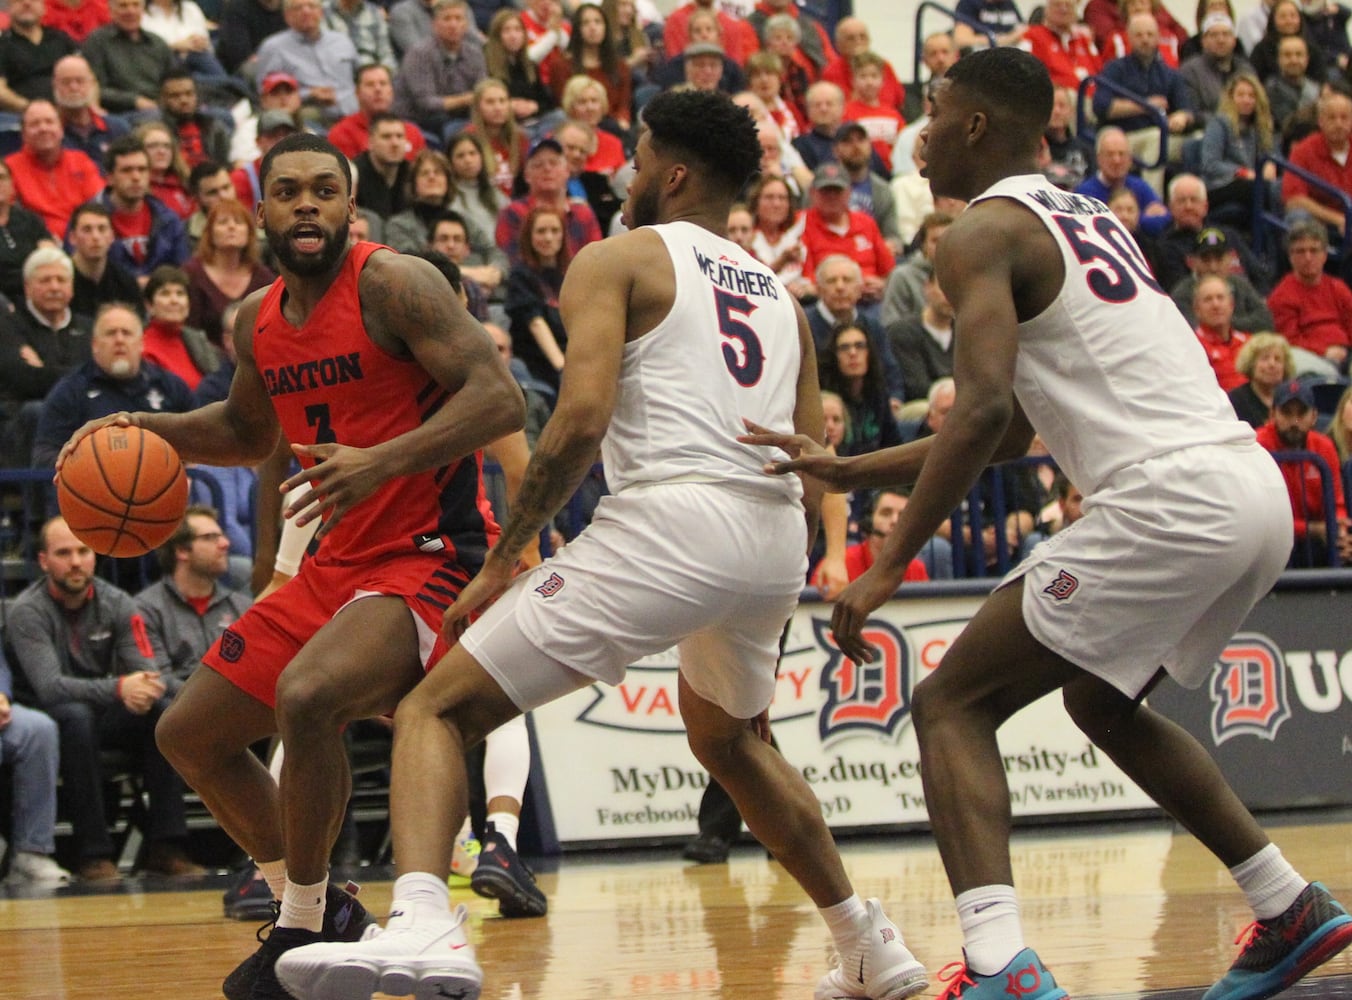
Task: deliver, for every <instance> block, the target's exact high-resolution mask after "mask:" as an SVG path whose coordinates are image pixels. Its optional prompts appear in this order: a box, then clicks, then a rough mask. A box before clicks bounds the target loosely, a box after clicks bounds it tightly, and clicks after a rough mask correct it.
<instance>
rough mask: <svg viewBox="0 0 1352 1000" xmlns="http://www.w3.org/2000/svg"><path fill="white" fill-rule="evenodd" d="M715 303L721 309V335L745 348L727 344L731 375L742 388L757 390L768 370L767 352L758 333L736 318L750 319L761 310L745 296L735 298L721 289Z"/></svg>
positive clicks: (725, 350)
mask: <svg viewBox="0 0 1352 1000" xmlns="http://www.w3.org/2000/svg"><path fill="white" fill-rule="evenodd" d="M714 302H715V303H716V304H717V306H718V332H719V333H721V334H722V335H723V336H724V337H725V338H727V339H728V340H731V341H735V342H736V343H737V344H740V345H741V350H738V348H737V347H736V346H734V345H733V344H729V343H725V344H724V345H723V363H724V364H725V365H727V366H728V371H729V372H731V373H732V377H733V378H735V379H736V380H737V384H738V385H742V386H748V387H750V386H753V385H755V384H756V383H757V382H759V381H760V377H761V373H762V372H763V371H764V370H765V350H764V349H763V348H762V347H761V342H760V338H759V337H757V336H756V331H755V330H753V329H751V327H749V326H747V325H746V324H745V323H743V322H742V321H741V320H740V319H738V318H737V316H736V315H734V314H740V315H741V316H745V317H749V316H750V315H751V314H752V313H753V312H755V311H756V309H757V306H756V304H755V303H754V302H752V301H751V300H750V299H748V298H747V297H746V296H745V295H733V294H732V293H731V292H725V291H723V290H722V289H720V288H715V289H714Z"/></svg>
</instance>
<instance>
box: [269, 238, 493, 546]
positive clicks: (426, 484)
mask: <svg viewBox="0 0 1352 1000" xmlns="http://www.w3.org/2000/svg"><path fill="white" fill-rule="evenodd" d="M377 250H382V251H387V252H393V251H390V250H389V248H388V247H382V246H380V245H379V244H376V243H358V244H357V245H356V246H354V247H352V248H351V249H350V250H348V252H347V259H346V260H345V261H344V262H343V266H342V270H340V271H339V272H338V276H337V277H336V278H335V279H334V281H333V284H332V285H330V286H329V290H328V291H327V292H325V293H324V297H323V298H322V299H320V301H319V305H318V306H316V307H315V310H314V312H313V313H311V314H310V318H309V319H308V320H307V321H306V323H305V325H304V326H302V327H301V328H300V329H297V328H296V327H294V326H292V325H291V324H290V323H288V322H287V321H286V318H285V317H284V316H283V315H282V296H283V295H284V294H285V293H286V287H285V284H284V282H283V281H281V280H278V281H276V282H274V283H273V285H272V287H271V288H270V289H269V290H268V293H267V296H266V297H265V298H264V299H263V305H262V308H260V309H259V312H258V322H257V324H256V325H255V327H254V358H255V360H256V363H257V365H258V371H259V374H260V375H262V377H263V382H264V384H266V386H267V389H268V394H269V395H270V396H271V397H272V405H273V406H274V407H275V408H276V410H277V419H278V420H280V421H281V424H282V431H283V433H285V434H286V437H287V440H289V441H290V442H292V443H293V444H322V443H332V442H337V443H339V444H345V445H350V446H352V447H354V448H368V447H371V446H372V445H376V444H380V443H381V442H383V441H388V440H390V439H391V438H394V437H398V436H399V435H400V434H403V433H405V432H407V431H411V430H413V429H414V428H416V427H418V426H419V425H420V424H422V423H423V422H424V421H426V420H428V419H430V418H431V417H432V415H433V414H435V413H436V412H437V410H439V409H440V408H441V407H442V405H443V404H445V402H446V401H447V399H449V398H450V395H451V394H450V393H448V392H447V391H446V390H445V389H443V388H442V387H441V385H440V384H439V383H438V382H437V381H436V380H435V379H434V378H432V376H430V375H429V374H428V373H427V372H426V371H425V370H424V369H423V368H422V366H421V365H419V364H418V363H417V362H416V361H413V360H407V359H403V358H395V357H392V356H391V355H390V354H388V353H387V352H385V351H383V350H381V349H380V348H379V347H377V346H376V345H375V344H374V343H372V342H371V338H370V337H369V336H368V335H367V333H366V326H365V324H364V323H363V322H362V316H361V303H360V301H359V299H358V297H357V281H358V278H359V277H360V276H361V269H362V267H363V266H365V264H366V259H367V258H368V257H370V256H371V254H372V253H374V252H375V251H377ZM303 464H304V465H305V466H306V467H307V468H308V467H309V466H311V465H313V464H314V463H313V461H312V460H309V459H305V460H303ZM497 537H498V525H497V522H495V521H494V520H493V514H492V511H491V509H490V508H489V506H488V500H487V498H486V497H485V495H484V489H483V474H482V468H481V459H480V456H479V455H478V454H477V453H476V454H475V455H474V456H473V457H472V458H466V459H462V460H460V461H458V462H455V463H453V464H451V465H448V466H444V467H442V468H440V469H435V470H432V471H428V472H419V473H416V474H414V475H411V476H402V477H400V478H397V479H392V480H390V481H389V482H387V483H385V484H384V485H383V486H381V487H380V488H379V489H378V490H376V491H375V492H374V493H373V494H371V496H369V497H367V498H366V499H365V500H363V501H362V502H361V503H359V504H357V506H355V507H353V508H352V509H351V510H349V511H348V512H347V513H346V514H344V515H343V519H342V520H341V521H339V522H338V525H337V526H336V527H335V528H334V529H333V531H332V532H331V533H329V534H327V535H325V536H324V539H323V541H322V542H321V543H320V546H319V551H318V552H317V553H316V555H315V558H316V559H317V560H320V561H324V562H330V563H341V564H345V565H352V564H356V563H362V562H368V561H371V560H373V559H377V558H381V557H383V556H388V555H398V554H406V553H410V552H413V551H415V550H422V551H423V552H428V553H438V552H440V553H444V554H445V555H448V556H453V557H454V558H455V560H456V561H457V562H458V563H459V564H460V565H461V566H462V567H464V568H465V569H467V570H469V571H470V572H471V573H473V572H477V571H478V569H479V567H480V566H482V565H483V559H484V555H485V553H486V552H487V551H488V547H489V546H490V545H492V544H493V542H494V541H496V540H497Z"/></svg>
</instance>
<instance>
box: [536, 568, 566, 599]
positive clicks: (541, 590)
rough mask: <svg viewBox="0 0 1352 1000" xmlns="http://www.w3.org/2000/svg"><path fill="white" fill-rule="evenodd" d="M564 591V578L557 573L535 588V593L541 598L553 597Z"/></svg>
mask: <svg viewBox="0 0 1352 1000" xmlns="http://www.w3.org/2000/svg"><path fill="white" fill-rule="evenodd" d="M562 589H563V577H561V576H559V574H557V573H550V574H549V579H547V580H546V581H545V582H544V583H542V584H540V586H538V587H536V588H535V592H536V593H537V594H539V595H540V596H541V597H553V596H554V595H555V594H557V593H558V592H559V591H560V590H562Z"/></svg>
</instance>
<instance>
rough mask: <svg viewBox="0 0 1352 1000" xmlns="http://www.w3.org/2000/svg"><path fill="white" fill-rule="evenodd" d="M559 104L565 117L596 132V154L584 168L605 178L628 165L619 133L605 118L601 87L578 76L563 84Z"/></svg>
mask: <svg viewBox="0 0 1352 1000" xmlns="http://www.w3.org/2000/svg"><path fill="white" fill-rule="evenodd" d="M559 104H560V106H562V108H563V113H564V114H565V115H567V116H568V117H569V118H576V119H577V120H578V121H580V122H586V123H587V124H588V125H590V126H591V127H592V130H593V131H594V132H595V133H596V152H594V153H593V154H592V155H591V156H590V157H589V158H588V160H587V166H586V168H585V169H587V170H594V171H596V173H598V174H606V175H607V176H609V175H610V174H613V173H615V171H616V170H619V169H620V167H622V166H624V165H625V163H626V162H628V159H629V157H628V155H627V154H626V153H625V151H624V143H622V142H621V141H620V135H619V132H620V130H619V128H618V126H616V124H615V122H614V121H612V120H610V119H609V118H607V117H606V107H607V105H606V88H605V87H603V86H601V84H599V83H597V82H596V81H595V80H593V79H592V78H591V77H589V76H583V75H581V74H579V75H577V76H575V77H573V78H572V79H570V80H569V81H568V82H567V83H566V84H564V87H563V96H562V98H561V99H560V101H559Z"/></svg>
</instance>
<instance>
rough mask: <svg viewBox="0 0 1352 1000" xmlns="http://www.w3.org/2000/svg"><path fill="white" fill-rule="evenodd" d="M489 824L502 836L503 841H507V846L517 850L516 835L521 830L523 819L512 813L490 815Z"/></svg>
mask: <svg viewBox="0 0 1352 1000" xmlns="http://www.w3.org/2000/svg"><path fill="white" fill-rule="evenodd" d="M488 822H490V823H492V824H493V829H495V830H497V831H498V833H500V834H502V839H503V840H505V841H507V846H508V847H510V848H511V849H512V850H514V851H515V850H516V833H517V831H518V830H520V829H521V817H520V816H516V815H514V814H512V813H503V812H498V813H489V814H488Z"/></svg>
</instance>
